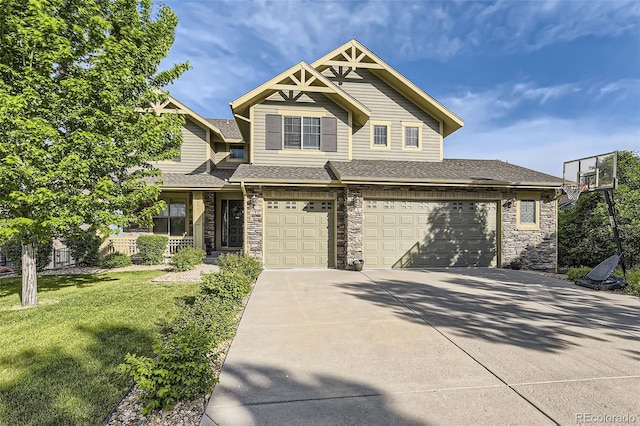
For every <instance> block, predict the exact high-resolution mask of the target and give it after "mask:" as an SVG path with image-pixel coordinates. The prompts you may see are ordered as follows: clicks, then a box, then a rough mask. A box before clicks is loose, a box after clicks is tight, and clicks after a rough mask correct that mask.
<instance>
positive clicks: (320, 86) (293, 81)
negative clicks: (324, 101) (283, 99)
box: [269, 64, 335, 93]
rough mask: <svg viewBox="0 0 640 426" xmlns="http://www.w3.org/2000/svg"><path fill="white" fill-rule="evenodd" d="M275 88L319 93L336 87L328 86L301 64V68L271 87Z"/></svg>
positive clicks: (328, 91)
mask: <svg viewBox="0 0 640 426" xmlns="http://www.w3.org/2000/svg"><path fill="white" fill-rule="evenodd" d="M269 88H270V89H273V90H278V91H283V90H288V91H300V92H317V93H333V92H335V89H332V88H331V87H327V85H326V84H325V83H323V82H321V81H320V80H318V78H317V77H316V76H314V75H313V74H312V73H311V72H309V71H308V70H306V69H305V67H304V65H302V64H299V68H298V69H297V70H295V71H294V72H292V73H290V74H289V75H287V76H285V77H284V78H283V79H282V80H281V81H280V82H278V83H276V84H273V85H271V86H270V87H269Z"/></svg>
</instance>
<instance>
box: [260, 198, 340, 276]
mask: <svg viewBox="0 0 640 426" xmlns="http://www.w3.org/2000/svg"><path fill="white" fill-rule="evenodd" d="M333 209H334V205H333V201H329V200H327V201H323V200H309V201H299V200H297V201H296V200H268V201H266V205H265V212H264V214H265V217H264V245H265V247H264V253H265V254H264V263H265V266H266V267H269V268H317V267H324V268H329V267H333V266H334V235H335V232H334V229H335V220H334V211H333Z"/></svg>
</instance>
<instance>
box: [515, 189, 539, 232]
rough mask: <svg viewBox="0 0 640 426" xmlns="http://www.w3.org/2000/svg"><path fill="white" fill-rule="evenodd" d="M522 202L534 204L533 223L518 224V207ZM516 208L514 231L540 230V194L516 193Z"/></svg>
mask: <svg viewBox="0 0 640 426" xmlns="http://www.w3.org/2000/svg"><path fill="white" fill-rule="evenodd" d="M522 201H534V202H535V209H536V212H535V222H533V223H522V222H520V206H521V202H522ZM516 205H517V208H516V229H518V230H539V229H540V193H538V192H518V194H517V203H516Z"/></svg>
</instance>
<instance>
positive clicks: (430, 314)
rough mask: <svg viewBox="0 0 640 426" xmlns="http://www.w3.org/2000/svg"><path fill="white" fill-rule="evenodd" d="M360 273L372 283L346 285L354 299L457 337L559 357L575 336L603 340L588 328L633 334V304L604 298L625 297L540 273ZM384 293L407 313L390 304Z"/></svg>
mask: <svg viewBox="0 0 640 426" xmlns="http://www.w3.org/2000/svg"><path fill="white" fill-rule="evenodd" d="M364 273H365V275H367V276H368V277H369V278H370V279H372V281H374V283H375V284H374V283H372V285H370V286H368V287H367V288H366V290H365V289H363V286H362V285H361V284H353V285H349V284H346V285H344V288H347V289H348V288H351V289H352V290H353V292H352V295H353V296H354V297H358V298H363V299H365V300H367V301H370V302H372V303H374V304H376V305H377V306H380V307H384V308H387V309H392V310H394V313H395V314H396V315H398V316H400V317H403V318H405V319H407V320H409V321H413V322H422V321H426V322H427V323H429V324H430V325H431V326H434V327H447V328H449V329H450V330H451V333H452V334H453V335H456V336H463V337H473V338H478V339H483V340H486V341H488V342H491V343H502V344H507V345H515V346H520V347H523V348H527V349H532V350H535V351H543V352H557V351H560V350H562V349H566V348H568V347H570V346H575V345H576V344H575V343H574V342H575V341H576V338H578V339H588V340H595V341H603V339H601V338H600V337H597V336H595V335H593V334H592V333H590V331H591V330H592V329H603V328H604V329H607V328H611V331H615V330H618V331H628V332H638V320H637V319H638V310H637V309H638V308H637V303H636V306H635V307H634V306H633V302H634V301H632V300H629V303H628V305H625V304H624V303H623V302H620V301H619V300H618V301H616V302H617V303H616V304H615V305H614V304H612V302H611V300H609V299H604V300H603V297H605V298H606V297H607V296H618V297H620V298H624V297H626V296H624V295H617V294H616V295H606V294H604V293H600V292H592V291H588V290H584V289H581V288H577V287H574V286H572V285H571V284H568V283H563V282H561V281H557V280H552V279H549V278H546V277H543V276H541V275H538V274H533V273H527V272H515V271H505V270H499V269H472V270H464V269H463V270H458V269H456V270H455V272H453V271H448V270H412V271H396V270H393V271H383V270H380V271H375V270H374V271H368V272H364ZM389 293H391V294H392V295H393V296H394V297H396V298H397V299H398V300H400V301H401V302H402V303H403V304H404V305H406V307H409V308H410V309H411V310H408V309H406V308H405V306H397V305H390V304H389V303H388V300H389V299H388V298H389ZM416 315H418V316H416ZM576 327H577V328H576ZM616 335H617V336H618V337H625V338H630V339H632V340H637V337H636V338H634V337H633V336H620V333H616Z"/></svg>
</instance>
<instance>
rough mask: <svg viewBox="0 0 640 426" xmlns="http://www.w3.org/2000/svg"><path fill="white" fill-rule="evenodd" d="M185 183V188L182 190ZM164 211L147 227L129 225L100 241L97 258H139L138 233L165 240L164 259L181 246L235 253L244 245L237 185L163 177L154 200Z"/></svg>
mask: <svg viewBox="0 0 640 426" xmlns="http://www.w3.org/2000/svg"><path fill="white" fill-rule="evenodd" d="M187 184H189V185H188V186H190V187H186V186H187ZM159 199H160V200H162V201H164V202H165V204H166V208H165V209H164V210H163V211H162V212H161V213H160V214H158V215H157V216H154V217H153V223H152V225H150V226H142V225H139V224H131V225H130V226H129V227H127V228H124V229H122V230H121V231H119V232H118V233H117V234H115V235H111V236H109V237H107V238H105V240H104V242H103V244H102V250H101V251H102V254H103V255H106V254H108V253H114V252H119V253H123V254H126V255H128V256H135V255H137V254H138V249H137V245H136V240H137V238H138V237H139V236H140V235H145V234H155V235H164V236H166V237H167V238H168V239H169V243H168V245H167V249H166V251H165V257H167V258H168V257H171V256H172V255H173V254H175V253H176V252H177V251H178V250H180V249H181V248H184V247H194V248H200V249H202V250H204V251H205V252H206V253H207V255H213V254H214V253H215V252H218V251H219V252H225V251H236V252H237V251H240V250H242V248H243V243H244V210H245V209H244V197H243V194H242V191H241V190H240V186H239V185H233V184H229V182H228V181H225V180H223V179H222V178H221V177H216V176H213V175H211V174H201V175H177V174H163V185H162V193H161V195H160V197H159Z"/></svg>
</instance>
